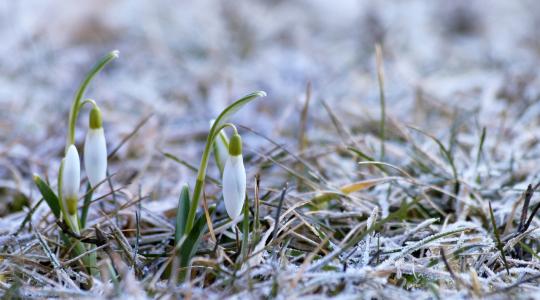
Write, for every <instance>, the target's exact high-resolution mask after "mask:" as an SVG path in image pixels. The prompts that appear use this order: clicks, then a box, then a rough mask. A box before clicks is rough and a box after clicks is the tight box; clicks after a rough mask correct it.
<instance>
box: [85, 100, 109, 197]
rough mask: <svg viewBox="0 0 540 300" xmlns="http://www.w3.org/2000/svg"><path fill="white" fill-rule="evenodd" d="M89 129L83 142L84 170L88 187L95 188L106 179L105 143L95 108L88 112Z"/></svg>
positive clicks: (98, 115)
mask: <svg viewBox="0 0 540 300" xmlns="http://www.w3.org/2000/svg"><path fill="white" fill-rule="evenodd" d="M89 127H90V128H89V130H88V133H87V134H86V140H85V141H84V168H85V170H86V175H87V176H88V181H90V185H91V186H92V187H93V188H95V187H96V186H97V185H98V184H99V183H100V182H102V181H103V180H105V178H106V177H107V143H106V142H105V133H104V131H103V126H102V121H101V111H100V110H99V108H98V107H97V106H94V108H93V109H92V110H91V111H90V124H89Z"/></svg>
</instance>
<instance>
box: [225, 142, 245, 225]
mask: <svg viewBox="0 0 540 300" xmlns="http://www.w3.org/2000/svg"><path fill="white" fill-rule="evenodd" d="M245 198H246V169H245V168H244V159H243V157H242V138H241V137H240V135H239V134H237V133H235V134H234V135H233V136H232V138H231V141H230V142H229V155H228V157H227V161H226V162H225V169H224V170H223V200H224V201H225V209H226V210H227V214H229V217H230V218H231V219H234V218H236V217H238V216H239V215H240V212H242V206H243V205H244V200H245Z"/></svg>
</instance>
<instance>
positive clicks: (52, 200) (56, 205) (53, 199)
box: [34, 175, 60, 219]
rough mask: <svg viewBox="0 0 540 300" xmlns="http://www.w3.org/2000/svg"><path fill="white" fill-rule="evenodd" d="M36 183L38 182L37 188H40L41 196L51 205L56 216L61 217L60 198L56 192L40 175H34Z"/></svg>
mask: <svg viewBox="0 0 540 300" xmlns="http://www.w3.org/2000/svg"><path fill="white" fill-rule="evenodd" d="M34 183H35V184H36V186H37V188H38V189H39V192H40V193H41V196H42V197H43V199H45V201H46V202H47V204H48V205H49V208H50V209H51V211H52V213H53V214H54V216H55V217H56V218H57V219H59V218H60V200H59V199H58V197H57V196H56V194H55V193H54V192H53V191H52V189H51V188H50V187H49V185H48V184H47V183H45V181H43V180H42V179H41V177H39V175H34Z"/></svg>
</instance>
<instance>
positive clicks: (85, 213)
mask: <svg viewBox="0 0 540 300" xmlns="http://www.w3.org/2000/svg"><path fill="white" fill-rule="evenodd" d="M93 194H94V190H93V189H92V187H91V186H90V183H88V184H87V185H86V195H84V203H83V207H82V211H81V219H80V221H79V223H80V225H81V229H84V228H85V227H86V218H87V217H88V210H89V209H90V204H91V203H92V195H93Z"/></svg>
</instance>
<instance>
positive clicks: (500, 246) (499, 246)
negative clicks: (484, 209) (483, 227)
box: [488, 201, 510, 275]
mask: <svg viewBox="0 0 540 300" xmlns="http://www.w3.org/2000/svg"><path fill="white" fill-rule="evenodd" d="M488 203H489V217H490V218H491V225H492V226H493V233H494V234H495V239H496V241H497V249H499V251H500V252H501V258H502V260H503V263H504V267H505V268H506V274H508V275H510V269H509V268H508V263H507V262H506V256H504V250H503V245H502V243H501V238H500V237H499V231H497V223H495V216H493V209H492V208H491V201H488Z"/></svg>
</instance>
